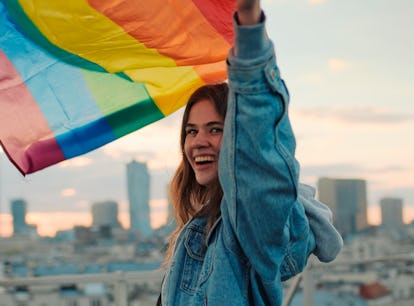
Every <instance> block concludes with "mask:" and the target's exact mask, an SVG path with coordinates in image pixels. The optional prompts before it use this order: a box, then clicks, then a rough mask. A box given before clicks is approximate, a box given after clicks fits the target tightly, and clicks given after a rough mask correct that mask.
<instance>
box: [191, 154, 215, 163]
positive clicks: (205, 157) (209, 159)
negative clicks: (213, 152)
mask: <svg viewBox="0 0 414 306" xmlns="http://www.w3.org/2000/svg"><path fill="white" fill-rule="evenodd" d="M194 161H195V163H196V164H206V163H211V162H213V161H215V158H214V157H213V156H210V155H203V156H196V157H195V158H194Z"/></svg>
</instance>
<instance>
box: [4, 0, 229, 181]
mask: <svg viewBox="0 0 414 306" xmlns="http://www.w3.org/2000/svg"><path fill="white" fill-rule="evenodd" d="M233 11H234V0H150V1H147V0H105V1H104V0H66V1H62V0H53V1H52V0H37V1H30V0H20V1H17V0H14V1H12V0H1V2H0V143H1V145H2V147H3V149H4V151H5V152H6V154H7V156H8V157H9V159H10V160H11V161H12V162H13V163H14V165H15V166H16V167H17V168H18V169H19V170H20V172H22V173H23V174H28V173H33V172H35V171H38V170H40V169H43V168H45V167H48V166H50V165H53V164H56V163H58V162H60V161H63V160H66V159H69V158H72V157H75V156H78V155H81V154H84V153H86V152H89V151H91V150H93V149H96V148H98V147H100V146H103V145H105V144H107V143H109V142H111V141H113V140H115V139H117V138H119V137H122V136H124V135H126V134H128V133H131V132H133V131H135V130H137V129H139V128H141V127H143V126H145V125H147V124H150V123H152V122H155V121H157V120H159V119H161V118H163V117H165V116H167V115H169V114H171V113H172V112H174V111H176V110H177V109H179V108H180V107H181V106H183V105H184V104H185V102H186V100H187V98H188V96H189V95H190V94H191V93H192V91H194V90H195V89H196V88H197V87H199V86H201V85H204V84H207V83H215V82H220V81H223V80H225V79H226V68H225V59H226V56H227V53H228V50H229V48H230V46H231V45H232V43H233V29H232V25H231V22H232V19H231V15H232V13H233Z"/></svg>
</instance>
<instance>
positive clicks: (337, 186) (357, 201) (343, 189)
mask: <svg viewBox="0 0 414 306" xmlns="http://www.w3.org/2000/svg"><path fill="white" fill-rule="evenodd" d="M318 194H319V200H320V201H321V202H323V203H325V204H327V205H328V206H329V207H330V209H331V210H332V212H333V215H334V225H335V227H336V228H337V229H338V231H339V232H340V233H341V235H342V236H345V235H349V234H354V233H357V232H358V231H361V230H363V229H365V228H366V227H367V226H368V220H367V188H366V181H365V180H361V179H335V178H326V177H324V178H320V179H319V180H318Z"/></svg>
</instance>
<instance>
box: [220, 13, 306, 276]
mask: <svg viewBox="0 0 414 306" xmlns="http://www.w3.org/2000/svg"><path fill="white" fill-rule="evenodd" d="M264 23H265V21H263V22H262V23H261V24H257V25H254V26H248V27H245V26H236V27H235V28H236V43H235V47H234V48H233V49H232V50H231V51H230V53H229V56H228V78H229V86H230V95H229V102H228V109H227V115H226V122H225V131H224V136H223V142H222V148H221V153H220V168H219V178H220V182H221V185H222V187H223V191H224V197H223V199H224V200H223V204H222V215H223V222H228V223H229V231H232V233H229V235H232V234H234V235H235V236H236V239H237V240H238V242H239V244H240V247H241V249H242V250H243V253H244V255H245V256H247V257H248V259H249V261H250V262H251V264H252V265H253V266H254V268H255V270H256V271H257V272H258V273H259V274H260V275H261V276H262V277H263V278H264V279H267V280H269V281H270V280H274V278H275V277H276V275H275V273H278V270H279V268H280V264H281V262H282V261H283V259H284V255H285V250H286V247H287V245H288V244H289V242H290V240H291V239H292V238H291V233H292V232H294V233H296V234H295V236H297V237H299V236H300V235H301V233H305V234H306V233H309V224H308V222H307V220H306V217H305V216H304V211H303V218H302V219H301V220H300V222H297V223H295V224H296V225H295V226H297V227H298V228H295V229H291V228H289V226H288V222H287V221H288V218H289V215H290V213H291V210H292V207H293V206H294V205H297V206H298V205H300V204H299V203H298V201H297V188H298V173H299V164H298V162H297V161H296V159H295V156H294V154H295V146H296V144H295V138H294V135H293V132H292V128H291V125H290V121H289V118H288V104H289V94H288V91H287V88H286V86H285V84H284V82H283V81H282V79H281V78H280V73H279V69H278V67H277V65H276V60H275V54H274V49H273V44H272V42H271V41H270V40H269V38H268V37H267V35H266V31H265V27H264ZM302 210H303V208H302ZM301 239H303V237H301ZM303 253H304V254H306V253H307V252H306V250H304V252H303ZM304 256H307V255H304Z"/></svg>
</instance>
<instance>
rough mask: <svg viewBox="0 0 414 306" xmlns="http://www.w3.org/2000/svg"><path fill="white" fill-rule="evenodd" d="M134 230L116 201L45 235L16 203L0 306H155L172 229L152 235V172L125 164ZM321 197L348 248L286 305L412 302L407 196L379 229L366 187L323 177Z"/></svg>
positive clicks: (308, 274)
mask: <svg viewBox="0 0 414 306" xmlns="http://www.w3.org/2000/svg"><path fill="white" fill-rule="evenodd" d="M125 174H126V177H127V180H126V184H127V186H126V189H127V194H128V202H129V218H130V220H129V224H130V225H129V228H124V227H123V226H122V224H121V222H120V221H119V207H118V203H117V202H116V201H112V200H108V201H98V202H95V203H93V204H92V205H91V208H90V214H91V220H92V224H91V225H90V226H80V225H77V226H74V227H73V228H72V229H69V230H61V231H57V232H56V234H55V236H54V237H44V236H40V235H39V234H38V232H37V227H36V224H29V223H28V222H27V218H26V217H27V214H28V212H29V211H30V199H24V198H16V199H12V200H11V201H10V203H9V205H10V213H11V215H12V225H13V232H12V235H11V237H3V238H1V240H0V262H1V270H0V306H14V305H16V306H32V305H33V306H35V305H36V306H47V305H65V306H66V305H68V306H70V305H71V306H82V305H85V306H86V305H89V306H105V305H108V306H109V305H119V306H123V305H131V306H133V305H155V302H156V299H157V297H158V294H159V291H160V286H161V279H162V273H163V272H162V268H161V265H162V262H163V258H164V250H165V248H166V245H167V242H168V235H169V234H170V233H171V231H172V230H173V229H174V222H173V218H172V211H171V205H170V204H168V214H167V215H168V218H167V220H168V221H167V223H166V224H164V225H162V226H161V227H159V228H156V229H154V228H152V227H151V224H150V222H149V220H150V205H149V202H150V195H149V189H150V186H149V185H150V176H151V174H150V172H149V170H148V167H147V164H146V163H145V162H139V161H136V160H132V161H130V162H129V163H127V164H126V165H125ZM317 191H318V197H319V199H320V200H321V201H322V202H325V203H328V204H329V206H330V208H331V209H332V211H333V213H334V223H335V225H336V227H337V228H338V230H339V231H340V233H341V234H342V236H343V238H344V241H345V246H344V249H343V252H342V253H341V254H340V255H339V257H338V258H337V259H336V260H335V261H334V262H333V263H330V264H321V263H319V262H318V261H317V259H316V257H311V258H310V261H309V265H308V268H307V269H306V270H305V271H304V273H302V274H301V275H300V276H299V277H296V278H293V279H292V280H289V281H288V282H286V283H285V303H287V304H286V305H292V306H299V305H306V306H312V305H314V306H325V305H326V306H329V305H349V306H351V305H355V306H359V305H361V306H364V305H407V306H408V305H413V303H414V277H413V275H414V223H411V224H404V223H403V207H404V203H403V199H401V198H397V197H384V198H382V199H381V200H380V203H379V205H380V209H381V215H382V222H381V225H380V226H370V225H369V224H368V222H367V182H366V181H365V180H363V179H354V178H331V177H321V178H319V179H318V183H317Z"/></svg>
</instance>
